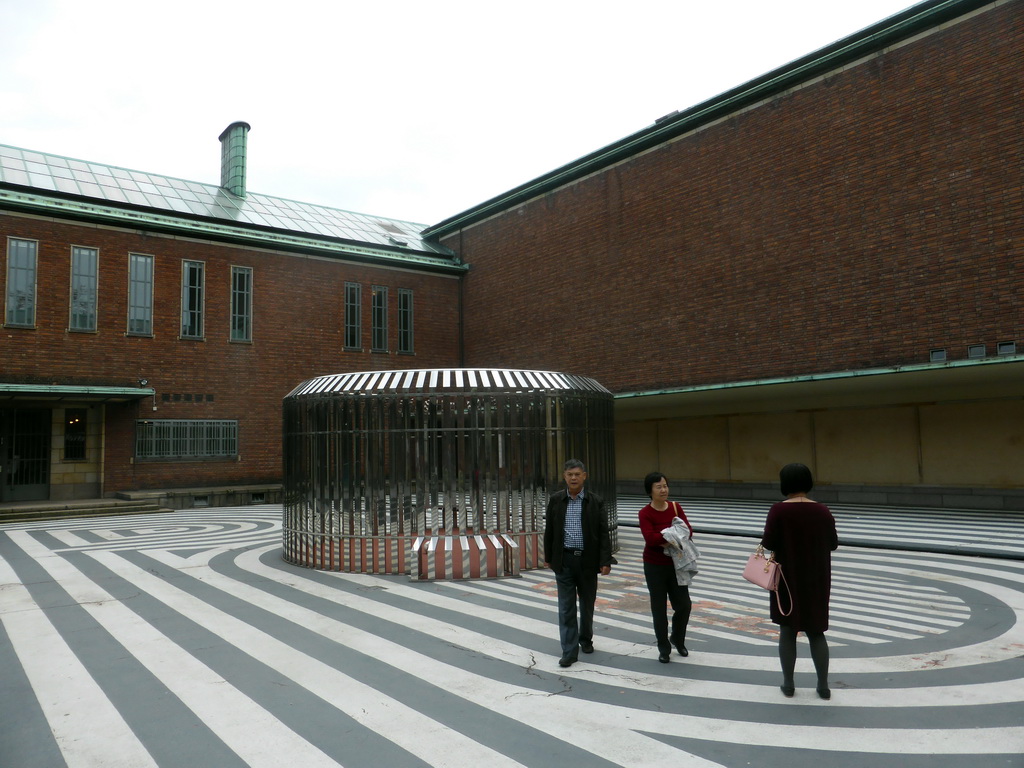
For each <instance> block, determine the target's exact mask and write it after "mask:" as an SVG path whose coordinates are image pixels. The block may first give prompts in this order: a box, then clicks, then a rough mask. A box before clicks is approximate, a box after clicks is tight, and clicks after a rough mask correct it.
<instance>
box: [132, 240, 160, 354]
mask: <svg viewBox="0 0 1024 768" xmlns="http://www.w3.org/2000/svg"><path fill="white" fill-rule="evenodd" d="M139 264H146V265H147V266H148V274H144V275H138V274H137V273H136V265H139ZM155 284H156V259H155V258H154V257H153V254H151V253H134V252H131V251H129V253H128V334H127V335H129V336H152V335H153V297H154V295H155ZM140 291H141V292H142V294H144V295H140ZM140 299H144V301H140ZM137 323H141V324H142V325H141V326H138V327H136V326H135V325H133V324H137Z"/></svg>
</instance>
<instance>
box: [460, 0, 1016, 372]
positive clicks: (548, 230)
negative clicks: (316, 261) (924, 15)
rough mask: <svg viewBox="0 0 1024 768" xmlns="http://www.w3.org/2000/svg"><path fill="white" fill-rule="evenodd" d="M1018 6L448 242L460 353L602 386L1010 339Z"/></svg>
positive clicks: (954, 350)
mask: <svg viewBox="0 0 1024 768" xmlns="http://www.w3.org/2000/svg"><path fill="white" fill-rule="evenodd" d="M1022 8H1024V4H1022V3H1019V2H1014V3H1008V4H1005V5H1001V6H998V7H996V8H994V9H991V10H988V11H986V12H984V13H981V14H978V15H975V16H972V17H968V18H966V19H963V20H961V21H960V22H959V23H956V24H953V25H951V26H948V27H946V28H942V29H939V30H938V31H934V32H932V33H931V34H928V35H927V36H924V37H922V38H920V39H918V40H915V41H912V42H910V43H908V44H905V45H903V46H901V47H897V48H895V49H893V50H890V51H888V52H885V53H882V54H880V55H877V56H875V57H873V58H871V59H870V60H866V61H863V62H861V63H859V64H858V65H856V66H853V67H850V68H848V69H846V70H844V71H840V72H834V73H832V74H830V75H829V76H828V77H825V78H822V79H820V80H819V81H817V82H813V83H810V84H808V85H806V87H803V88H800V89H796V90H793V91H791V92H788V93H786V94H784V95H780V96H778V97H777V98H775V99H773V100H772V101H770V102H768V103H764V104H761V105H759V106H757V107H755V108H751V109H749V110H747V111H744V112H742V113H739V114H736V115H734V116H732V117H730V118H728V119H725V120H723V121H720V122H718V123H716V124H713V125H710V126H707V127H705V128H704V129H702V130H700V131H698V132H695V133H692V134H690V135H687V136H684V137H681V138H679V139H677V140H675V141H673V142H672V143H668V144H665V145H662V146H661V147H659V148H657V149H654V150H651V151H649V152H647V153H645V154H643V155H641V156H639V157H635V158H633V159H632V160H629V161H627V162H622V163H620V164H619V165H617V166H615V167H613V168H610V169H608V170H606V171H603V172H601V173H598V174H595V175H593V176H591V177H589V178H586V179H583V180H581V181H579V182H577V183H574V184H572V185H570V186H567V187H564V188H562V189H559V190H556V191H554V192H551V193H549V194H547V195H545V196H543V197H540V198H536V199H534V200H532V201H530V202H528V203H526V204H524V205H521V206H518V207H516V208H513V209H511V210H509V211H507V212H505V213H503V214H501V215H498V216H495V217H493V218H491V219H488V220H486V221H484V222H482V223H480V224H477V225H473V226H470V227H468V228H467V229H465V230H464V231H461V232H459V233H456V234H454V235H452V236H450V237H447V238H446V239H444V241H443V242H444V244H445V245H447V246H449V247H450V248H452V249H454V250H455V251H456V252H458V253H459V254H460V255H461V256H462V258H463V259H464V260H465V261H467V262H468V263H470V265H471V271H470V273H469V275H468V277H467V279H466V285H465V288H466V293H465V301H466V304H465V308H466V309H465V327H466V329H467V333H466V348H465V354H466V364H467V365H474V366H477V365H479V366H484V365H502V366H515V367H527V368H543V369H556V370H568V371H572V372H574V373H579V374H583V375H587V376H592V377H594V378H596V379H598V380H599V381H601V382H602V383H604V384H605V385H606V386H608V387H609V388H611V389H613V390H615V391H621V390H644V389H653V388H658V387H663V386H680V385H697V384H710V383H716V382H726V381H738V380H752V379H759V378H766V377H786V376H793V375H806V374H813V373H823V372H828V371H836V370H849V369H863V368H873V367H887V366H900V365H905V364H911V363H922V362H928V355H929V350H930V349H933V348H939V347H941V348H946V349H947V354H948V357H949V359H950V360H956V359H962V358H965V357H966V354H967V346H968V345H969V344H985V345H987V348H988V351H989V354H992V353H993V351H994V348H995V345H996V343H998V342H1001V341H1007V340H1012V341H1016V342H1017V343H1018V347H1020V346H1021V343H1022V341H1024V309H1022V304H1021V302H1020V300H1019V296H1020V290H1021V287H1022V285H1021V273H1020V263H1021V259H1022V257H1024V188H1022V187H1024V185H1022V183H1021V178H1022V177H1021V169H1022V168H1024V141H1022V138H1021V137H1022V136H1024V110H1021V109H1020V94H1021V93H1022V92H1024V69H1022V68H1021V66H1020V51H1021V50H1024V11H1022ZM563 129H566V130H571V126H565V127H563Z"/></svg>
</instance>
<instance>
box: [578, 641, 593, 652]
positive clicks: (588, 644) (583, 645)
mask: <svg viewBox="0 0 1024 768" xmlns="http://www.w3.org/2000/svg"><path fill="white" fill-rule="evenodd" d="M580 650H581V651H583V652H584V653H593V652H594V641H593V640H580Z"/></svg>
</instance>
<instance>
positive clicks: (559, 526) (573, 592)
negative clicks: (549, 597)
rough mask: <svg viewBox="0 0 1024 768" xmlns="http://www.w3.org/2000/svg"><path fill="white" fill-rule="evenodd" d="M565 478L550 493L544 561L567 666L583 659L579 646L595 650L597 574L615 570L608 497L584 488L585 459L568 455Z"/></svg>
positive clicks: (545, 531)
mask: <svg viewBox="0 0 1024 768" xmlns="http://www.w3.org/2000/svg"><path fill="white" fill-rule="evenodd" d="M563 477H564V478H565V486H566V487H565V490H562V491H559V492H558V493H556V494H554V495H553V496H552V497H551V499H550V500H549V501H548V508H547V513H546V514H545V518H544V565H545V567H548V568H551V569H552V570H553V571H554V572H555V583H556V584H557V585H558V630H559V639H560V641H561V643H562V658H561V659H559V661H558V664H559V666H562V667H568V666H569V665H571V664H573V663H574V662H575V661H576V660H577V659H578V658H579V651H580V650H582V651H583V652H584V653H593V652H594V603H595V601H596V600H597V574H598V572H600V573H601V575H602V576H607V575H608V574H609V573H611V570H612V565H613V564H614V563H615V559H614V558H613V557H612V541H611V536H610V535H609V533H608V516H607V515H606V514H605V511H604V501H603V500H602V499H601V497H600V496H598V495H597V494H596V493H594V492H593V491H589V490H585V489H584V487H583V486H584V483H585V482H586V480H587V469H586V467H584V466H583V462H582V461H580V460H579V459H569V461H567V462H565V472H564V474H563ZM577 598H579V620H578V621H577V617H576V603H577Z"/></svg>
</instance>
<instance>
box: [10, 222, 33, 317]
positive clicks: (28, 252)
mask: <svg viewBox="0 0 1024 768" xmlns="http://www.w3.org/2000/svg"><path fill="white" fill-rule="evenodd" d="M38 249H39V244H38V243H37V242H36V241H35V240H20V239H18V238H15V237H10V238H8V239H7V324H8V325H23V326H28V327H31V326H34V325H35V324H36V254H37V253H38Z"/></svg>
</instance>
